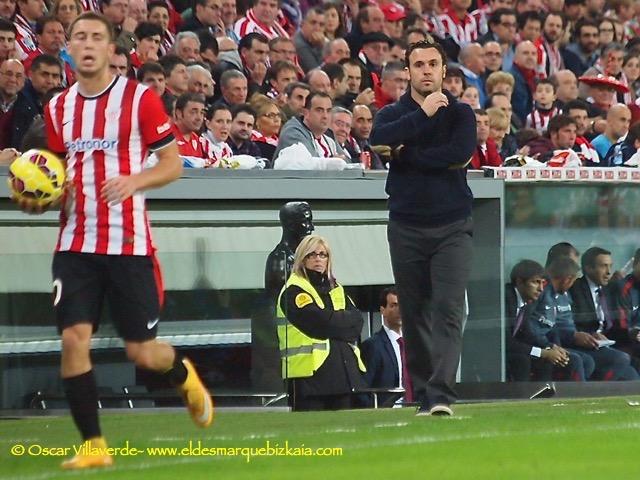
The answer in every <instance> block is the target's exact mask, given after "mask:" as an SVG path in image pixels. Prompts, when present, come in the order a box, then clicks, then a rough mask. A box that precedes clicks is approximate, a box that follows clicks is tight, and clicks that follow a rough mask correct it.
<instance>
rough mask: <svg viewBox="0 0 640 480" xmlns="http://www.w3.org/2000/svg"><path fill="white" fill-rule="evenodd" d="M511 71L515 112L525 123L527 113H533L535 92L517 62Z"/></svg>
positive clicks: (512, 104)
mask: <svg viewBox="0 0 640 480" xmlns="http://www.w3.org/2000/svg"><path fill="white" fill-rule="evenodd" d="M509 73H510V74H511V75H513V80H514V84H513V94H512V95H511V106H512V107H513V113H514V114H515V115H516V116H517V117H518V118H519V119H520V121H521V122H522V123H523V124H524V122H525V120H526V119H527V115H529V113H531V109H532V108H533V93H532V92H531V89H530V88H529V85H527V81H526V80H525V79H524V76H523V75H522V73H520V70H519V69H518V67H517V66H516V64H515V63H514V64H513V66H512V67H511V70H509Z"/></svg>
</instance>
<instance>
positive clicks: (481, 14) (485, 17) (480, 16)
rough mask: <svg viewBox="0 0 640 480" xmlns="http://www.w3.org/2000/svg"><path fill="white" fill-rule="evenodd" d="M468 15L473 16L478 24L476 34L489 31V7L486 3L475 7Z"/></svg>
mask: <svg viewBox="0 0 640 480" xmlns="http://www.w3.org/2000/svg"><path fill="white" fill-rule="evenodd" d="M469 15H471V16H472V17H473V19H474V20H475V21H476V25H477V26H478V36H480V35H484V34H485V33H487V32H488V31H489V18H490V17H491V7H490V6H489V5H488V4H487V5H485V6H484V7H482V8H477V9H475V10H474V11H473V12H471V13H470V14H469Z"/></svg>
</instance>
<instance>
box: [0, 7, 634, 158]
mask: <svg viewBox="0 0 640 480" xmlns="http://www.w3.org/2000/svg"><path fill="white" fill-rule="evenodd" d="M251 1H252V3H251V4H250V3H249V2H251ZM638 10H639V9H638V3H637V2H633V1H632V0H440V1H439V2H436V1H434V0H398V2H396V1H393V0H367V1H363V2H358V1H356V0H345V1H344V2H322V1H320V0H302V1H300V0H280V1H279V0H245V1H243V2H236V0H194V1H193V2H191V1H186V0H166V1H165V0H151V1H145V0H52V1H49V0H47V1H45V0H17V1H16V0H6V1H3V2H1V3H0V149H1V150H3V152H2V153H1V154H0V161H4V160H5V158H4V157H7V158H9V157H11V156H15V154H16V152H17V151H20V150H22V149H24V148H25V147H30V146H38V143H37V141H38V133H39V132H40V133H41V131H42V129H41V128H40V127H41V121H39V120H38V119H39V117H40V116H41V115H42V109H43V105H44V104H45V103H46V102H47V101H48V100H49V99H50V98H51V97H52V95H55V94H56V93H58V92H59V91H60V89H63V88H67V87H69V86H71V85H73V83H74V72H73V65H72V63H73V60H72V59H71V58H70V56H69V55H68V53H67V51H66V47H65V44H66V39H67V35H68V30H69V26H70V25H71V23H72V22H73V20H74V19H75V18H76V17H77V16H78V15H79V14H81V13H82V12H83V11H100V12H102V13H103V14H104V16H105V17H106V18H107V19H108V20H110V21H111V23H112V24H113V26H114V29H115V32H116V36H117V48H116V50H115V53H114V55H113V56H112V58H111V59H110V65H111V68H112V71H113V72H114V73H115V74H117V75H126V76H129V77H130V78H132V79H136V80H137V81H139V82H142V83H144V84H146V85H148V86H149V87H150V88H152V89H153V90H154V91H155V92H156V93H157V94H158V95H159V96H160V97H161V98H162V100H163V102H164V105H165V108H166V110H167V112H168V113H169V115H170V117H171V118H172V119H173V122H174V131H175V134H176V137H177V138H178V141H179V147H180V153H181V155H182V156H183V157H184V159H185V165H187V166H191V167H200V168H211V167H235V168H238V167H239V168H271V167H273V168H318V169H323V168H324V169H326V168H338V169H341V168H346V167H348V165H349V164H354V165H356V166H362V167H364V168H372V169H384V168H386V167H387V166H388V161H389V150H388V149H385V148H384V146H376V145H371V143H370V140H369V135H370V132H371V125H372V123H373V122H375V117H376V113H377V112H378V111H379V110H380V109H381V108H384V106H385V105H388V104H390V103H393V102H395V101H396V100H398V98H399V97H400V96H401V95H403V94H404V93H405V92H406V91H407V86H408V83H409V78H408V74H407V72H406V70H405V69H404V67H405V64H404V62H405V50H406V47H407V45H409V44H411V43H415V42H417V41H421V40H428V41H435V42H438V43H440V44H442V45H443V46H444V48H445V50H446V51H447V54H448V58H449V64H448V68H447V77H446V79H445V83H444V85H445V88H446V89H448V90H449V91H450V92H451V93H452V94H453V95H454V96H455V97H457V98H458V99H459V100H460V101H461V102H465V103H468V104H469V105H471V106H472V107H473V109H474V111H475V113H476V119H477V133H478V146H477V150H476V152H475V153H474V155H473V158H472V159H471V163H470V168H482V167H484V166H501V165H507V166H515V165H524V164H536V162H541V163H546V164H548V165H550V166H637V164H638V161H637V160H638V159H637V156H635V154H636V151H637V148H638V146H640V126H637V125H636V120H639V119H640V98H639V97H638V95H639V94H640V37H639V35H640V21H639V19H638V18H639V17H638V15H637V13H639V12H638ZM30 130H34V131H35V132H30ZM25 140H27V141H25ZM42 141H43V139H41V138H40V142H42ZM33 142H36V143H33ZM9 149H10V150H9ZM233 157H238V158H233Z"/></svg>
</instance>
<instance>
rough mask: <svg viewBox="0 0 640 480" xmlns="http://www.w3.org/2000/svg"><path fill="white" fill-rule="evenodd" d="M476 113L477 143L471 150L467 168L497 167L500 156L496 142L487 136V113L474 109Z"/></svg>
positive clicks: (500, 161) (499, 163) (499, 162)
mask: <svg viewBox="0 0 640 480" xmlns="http://www.w3.org/2000/svg"><path fill="white" fill-rule="evenodd" d="M474 112H475V114H476V129H477V136H478V144H477V146H476V149H475V150H474V151H473V157H472V158H471V164H470V165H469V168H471V169H474V170H479V169H481V168H482V167H499V166H500V165H502V157H501V156H500V153H499V152H498V146H497V145H496V142H495V141H494V140H493V139H492V138H490V137H489V115H488V114H487V112H486V111H485V110H482V109H477V110H474Z"/></svg>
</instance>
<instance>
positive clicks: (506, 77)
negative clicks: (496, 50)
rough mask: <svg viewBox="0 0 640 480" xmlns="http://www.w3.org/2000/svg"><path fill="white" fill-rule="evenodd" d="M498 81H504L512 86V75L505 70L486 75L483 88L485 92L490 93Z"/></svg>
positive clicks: (513, 81) (513, 80)
mask: <svg viewBox="0 0 640 480" xmlns="http://www.w3.org/2000/svg"><path fill="white" fill-rule="evenodd" d="M499 83H506V84H507V85H509V86H510V87H511V88H513V85H514V84H515V79H514V78H513V75H511V74H510V73H507V72H493V73H492V74H491V75H489V77H487V81H486V83H485V90H486V91H487V94H488V95H491V93H493V89H494V88H496V85H498V84H499Z"/></svg>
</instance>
